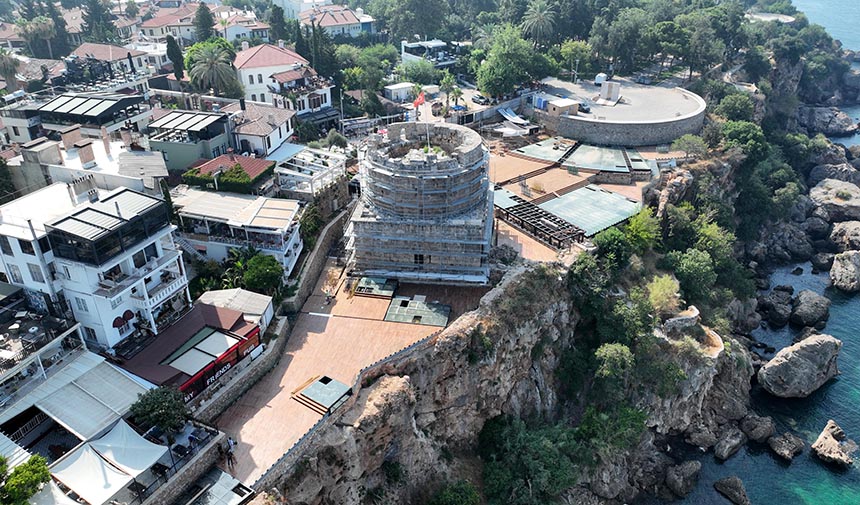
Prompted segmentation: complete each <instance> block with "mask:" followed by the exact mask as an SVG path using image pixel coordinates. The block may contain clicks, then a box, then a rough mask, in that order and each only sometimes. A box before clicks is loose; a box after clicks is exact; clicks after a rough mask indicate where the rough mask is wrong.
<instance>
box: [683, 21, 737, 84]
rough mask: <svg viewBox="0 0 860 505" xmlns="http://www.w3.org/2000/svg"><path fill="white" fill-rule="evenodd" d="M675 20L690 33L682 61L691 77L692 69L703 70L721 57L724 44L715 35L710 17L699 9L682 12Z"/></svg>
mask: <svg viewBox="0 0 860 505" xmlns="http://www.w3.org/2000/svg"><path fill="white" fill-rule="evenodd" d="M675 21H676V22H677V23H678V25H680V26H681V27H682V28H683V29H685V30H686V31H687V33H689V34H690V40H689V43H688V44H687V46H686V49H687V50H686V51H685V52H684V61H685V62H686V63H687V66H688V67H689V68H690V74H689V78H690V79H692V78H693V71H694V70H698V71H705V70H707V69H709V68H710V67H711V66H712V65H714V64H716V63H717V62H719V61H720V60H721V59H722V57H723V53H724V51H725V45H724V44H723V42H722V41H721V40H720V39H719V38H718V37H717V34H716V32H715V31H714V28H713V27H712V26H711V20H710V18H709V17H708V16H707V15H706V14H704V13H703V12H701V11H693V12H692V13H690V14H683V15H681V16H678V17H677V18H676V19H675Z"/></svg>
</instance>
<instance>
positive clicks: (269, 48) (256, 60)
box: [233, 44, 308, 69]
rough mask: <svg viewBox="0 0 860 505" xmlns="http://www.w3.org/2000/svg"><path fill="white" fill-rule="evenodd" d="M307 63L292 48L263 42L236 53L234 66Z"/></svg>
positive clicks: (273, 65) (257, 66)
mask: <svg viewBox="0 0 860 505" xmlns="http://www.w3.org/2000/svg"><path fill="white" fill-rule="evenodd" d="M300 64H301V65H307V64H308V60H306V59H304V58H302V56H301V55H300V54H299V53H297V52H295V51H293V50H292V49H287V48H280V47H278V46H275V45H272V44H261V45H259V46H254V47H252V48H250V49H246V50H244V51H240V52H238V53H236V60H235V61H234V62H233V66H235V67H236V68H238V69H242V68H262V67H277V66H283V65H300Z"/></svg>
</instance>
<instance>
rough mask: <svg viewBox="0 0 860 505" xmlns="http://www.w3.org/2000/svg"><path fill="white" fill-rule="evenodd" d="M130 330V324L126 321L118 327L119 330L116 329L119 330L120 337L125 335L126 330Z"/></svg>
mask: <svg viewBox="0 0 860 505" xmlns="http://www.w3.org/2000/svg"><path fill="white" fill-rule="evenodd" d="M130 328H131V323H129V322H128V321H126V322H125V324H124V325H122V326H120V327H119V328H117V329H118V330H119V334H120V335H125V334H126V333H128V330H129V329H130Z"/></svg>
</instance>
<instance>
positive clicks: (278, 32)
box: [269, 4, 292, 40]
mask: <svg viewBox="0 0 860 505" xmlns="http://www.w3.org/2000/svg"><path fill="white" fill-rule="evenodd" d="M269 26H270V27H271V29H272V38H273V39H275V40H290V39H291V38H292V37H290V32H289V28H288V27H287V20H286V19H285V18H284V9H283V8H282V7H281V6H280V5H277V4H275V5H272V10H271V12H270V13H269Z"/></svg>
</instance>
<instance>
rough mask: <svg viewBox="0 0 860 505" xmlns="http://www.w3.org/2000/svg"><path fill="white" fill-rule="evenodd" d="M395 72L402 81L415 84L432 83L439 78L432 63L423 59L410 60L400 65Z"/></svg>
mask: <svg viewBox="0 0 860 505" xmlns="http://www.w3.org/2000/svg"><path fill="white" fill-rule="evenodd" d="M397 73H398V74H399V75H400V77H401V79H403V80H404V81H409V82H414V83H416V84H433V83H434V82H436V81H437V79H438V78H439V72H438V71H437V70H436V67H434V66H433V64H432V63H430V62H429V61H427V60H425V59H421V60H418V61H411V62H409V63H404V64H403V65H401V66H400V68H399V69H398V71H397Z"/></svg>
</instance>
